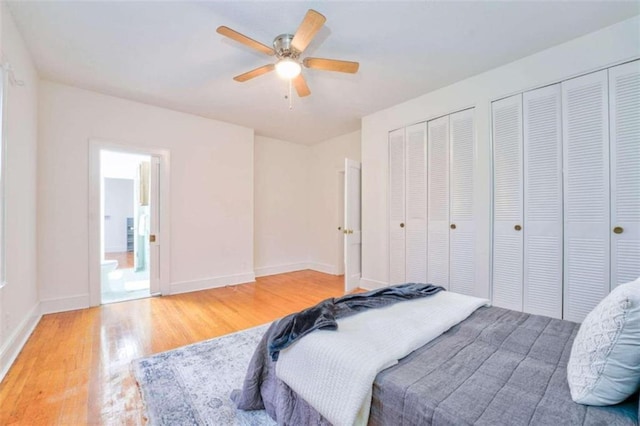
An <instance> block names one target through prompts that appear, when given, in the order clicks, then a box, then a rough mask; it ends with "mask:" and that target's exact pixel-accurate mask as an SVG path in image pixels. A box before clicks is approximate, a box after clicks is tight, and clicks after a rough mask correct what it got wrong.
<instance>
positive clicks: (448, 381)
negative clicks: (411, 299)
mask: <svg viewBox="0 0 640 426" xmlns="http://www.w3.org/2000/svg"><path fill="white" fill-rule="evenodd" d="M577 331H578V324H576V323H573V322H569V321H563V320H556V319H551V318H547V317H542V316H538V315H530V314H525V313H522V312H515V311H510V310H507V309H501V308H496V307H489V308H480V309H478V310H477V311H476V312H475V313H473V314H472V315H471V316H470V317H469V318H467V319H466V320H464V321H463V322H461V323H460V324H458V325H457V326H455V327H453V328H451V329H450V330H449V331H447V332H446V333H444V334H443V335H442V336H440V337H438V338H437V339H435V340H433V341H432V342H430V343H428V344H427V345H425V346H423V347H421V348H419V349H418V350H416V351H414V352H413V353H411V354H410V355H409V356H407V357H406V358H404V359H402V360H401V361H400V363H398V364H397V365H395V366H393V367H390V368H388V369H386V370H384V371H382V372H381V373H380V374H378V376H377V378H376V380H375V382H374V386H373V401H372V407H371V415H370V418H369V424H370V425H393V426H396V425H398V426H399V425H452V426H453V425H456V426H459V425H474V424H475V425H492V426H495V425H509V426H515V425H554V426H556V425H612V426H613V425H637V424H638V396H637V395H636V396H634V397H632V398H630V399H629V400H628V401H626V402H624V403H622V404H618V405H616V406H611V407H589V406H585V405H580V404H577V403H575V402H573V401H572V400H571V396H570V393H569V387H568V384H567V379H566V375H567V372H566V366H567V362H568V359H569V354H570V352H571V344H572V342H573V339H574V338H575V335H576V333H577ZM277 387H278V388H279V392H274V393H273V394H272V395H271V396H270V395H269V393H268V392H266V393H264V392H263V397H264V399H265V401H264V402H265V405H266V406H267V407H268V411H270V413H271V415H272V416H274V417H277V418H276V420H277V421H278V423H279V424H284V425H301V424H310V425H328V424H329V423H328V422H327V421H326V420H325V419H323V418H322V416H320V415H319V414H318V413H317V412H316V411H315V410H314V409H313V408H312V407H310V406H309V405H308V404H307V403H306V402H305V401H304V400H302V399H301V398H300V397H298V396H297V395H296V394H295V392H292V391H291V390H290V389H288V388H287V387H286V385H285V384H284V383H282V382H280V383H278V386H277ZM285 395H286V397H285V399H287V400H288V402H287V406H288V409H287V410H284V411H281V410H278V409H277V408H275V407H277V406H278V404H279V402H282V398H283V396H285ZM269 408H271V409H269Z"/></svg>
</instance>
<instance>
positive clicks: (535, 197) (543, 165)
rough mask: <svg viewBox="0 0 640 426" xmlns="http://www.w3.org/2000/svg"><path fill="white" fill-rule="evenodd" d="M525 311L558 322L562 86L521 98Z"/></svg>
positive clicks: (557, 85)
mask: <svg viewBox="0 0 640 426" xmlns="http://www.w3.org/2000/svg"><path fill="white" fill-rule="evenodd" d="M523 117H524V228H523V231H524V271H523V272H524V299H523V304H524V306H523V310H524V312H527V313H531V314H537V315H546V316H549V317H553V318H562V262H563V261H562V256H563V254H562V246H563V226H562V221H563V219H562V217H563V213H562V104H561V88H560V84H555V85H553V86H548V87H543V88H541V89H537V90H532V91H530V92H526V93H524V94H523Z"/></svg>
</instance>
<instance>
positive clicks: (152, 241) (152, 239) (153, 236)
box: [149, 234, 156, 243]
mask: <svg viewBox="0 0 640 426" xmlns="http://www.w3.org/2000/svg"><path fill="white" fill-rule="evenodd" d="M149 242H150V243H155V242H156V236H155V235H154V234H151V235H149Z"/></svg>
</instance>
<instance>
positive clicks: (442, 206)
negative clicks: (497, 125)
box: [427, 116, 449, 289]
mask: <svg viewBox="0 0 640 426" xmlns="http://www.w3.org/2000/svg"><path fill="white" fill-rule="evenodd" d="M427 129H428V138H427V140H428V149H427V158H428V164H427V172H428V173H427V174H428V179H427V182H428V188H429V191H428V203H427V208H428V215H427V222H428V227H427V229H428V238H427V244H428V250H427V273H428V276H427V282H428V283H430V284H434V285H440V286H442V287H444V288H446V289H448V288H449V116H446V117H442V118H438V119H437V120H432V121H429V123H427Z"/></svg>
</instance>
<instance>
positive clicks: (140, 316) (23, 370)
mask: <svg viewBox="0 0 640 426" xmlns="http://www.w3.org/2000/svg"><path fill="white" fill-rule="evenodd" d="M343 289H344V281H343V277H336V276H333V275H327V274H322V273H319V272H313V271H300V272H292V273H288V274H281V275H273V276H270V277H263V278H258V279H257V282H256V283H252V284H241V285H237V286H231V287H224V288H219V289H213V290H206V291H199V292H194V293H185V294H179V295H174V296H167V297H156V298H148V299H140V300H134V301H129V302H122V303H116V304H111V305H104V306H101V307H97V308H89V309H83V310H79V311H73V312H64V313H59V314H51V315H45V316H44V317H43V318H42V319H41V321H40V323H39V324H38V326H37V327H36V329H35V331H34V332H33V334H32V335H31V337H30V338H29V340H28V342H27V343H26V345H25V346H24V348H23V350H22V352H21V353H20V355H19V356H18V358H17V359H16V362H15V363H14V365H13V366H12V367H11V369H10V370H9V372H8V373H7V375H6V377H5V378H4V380H3V381H2V383H0V425H30V426H31V425H53V424H58V425H82V424H101V425H112V424H113V425H125V424H126V425H142V424H144V423H145V419H144V411H143V405H142V401H141V400H140V396H139V392H138V389H137V385H136V382H135V379H134V378H133V376H132V375H131V372H130V363H131V361H132V360H134V359H137V358H140V357H143V356H148V355H151V354H154V353H157V352H162V351H167V350H171V349H175V348H177V347H180V346H184V345H187V344H190V343H195V342H199V341H202V340H206V339H211V338H214V337H218V336H222V335H224V334H228V333H232V332H235V331H239V330H243V329H246V328H250V327H254V326H257V325H260V324H264V323H267V322H270V321H273V320H274V319H277V318H280V317H282V316H284V315H287V314H289V313H292V312H295V311H298V310H301V309H304V308H306V307H308V306H311V305H313V304H315V303H317V302H319V301H321V300H324V299H326V298H328V297H336V296H340V295H342V294H343Z"/></svg>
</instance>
